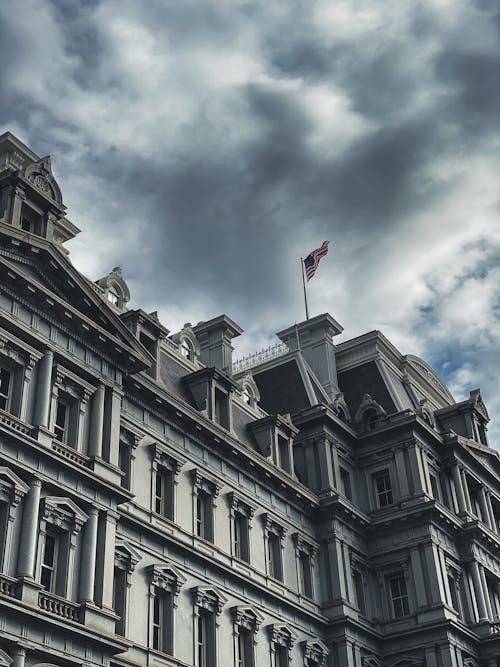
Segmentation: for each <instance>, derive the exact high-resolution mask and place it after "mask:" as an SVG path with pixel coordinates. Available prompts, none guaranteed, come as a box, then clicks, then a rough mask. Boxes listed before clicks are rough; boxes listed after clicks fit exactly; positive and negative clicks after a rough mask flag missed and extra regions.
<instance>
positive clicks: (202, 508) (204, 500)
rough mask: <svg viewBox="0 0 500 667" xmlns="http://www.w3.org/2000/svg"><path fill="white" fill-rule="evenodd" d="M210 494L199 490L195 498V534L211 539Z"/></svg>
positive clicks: (212, 536) (212, 537)
mask: <svg viewBox="0 0 500 667" xmlns="http://www.w3.org/2000/svg"><path fill="white" fill-rule="evenodd" d="M212 514H213V512H212V496H211V495H210V494H209V493H207V492H206V491H200V492H199V493H198V496H197V498H196V534H197V535H198V537H203V539H205V540H209V541H210V542H212V541H213V539H214V535H213V521H212Z"/></svg>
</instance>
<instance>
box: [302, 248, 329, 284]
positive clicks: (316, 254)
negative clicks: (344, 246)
mask: <svg viewBox="0 0 500 667" xmlns="http://www.w3.org/2000/svg"><path fill="white" fill-rule="evenodd" d="M328 243H329V241H323V243H322V245H321V247H320V248H316V250H313V251H312V252H310V253H309V254H308V255H307V257H306V258H305V260H304V268H305V270H306V278H307V282H309V281H310V280H311V278H312V277H313V276H314V274H315V273H316V269H317V268H318V264H319V260H320V259H321V258H322V257H324V256H325V255H326V253H327V252H328Z"/></svg>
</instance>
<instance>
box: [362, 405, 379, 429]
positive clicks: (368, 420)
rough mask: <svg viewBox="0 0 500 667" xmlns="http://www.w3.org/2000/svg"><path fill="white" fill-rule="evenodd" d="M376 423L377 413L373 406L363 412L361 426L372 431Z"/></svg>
mask: <svg viewBox="0 0 500 667" xmlns="http://www.w3.org/2000/svg"><path fill="white" fill-rule="evenodd" d="M377 424H378V413H377V411H376V410H375V409H374V408H369V409H368V410H365V412H364V413H363V426H364V429H365V431H373V430H374V429H375V428H376V427H377Z"/></svg>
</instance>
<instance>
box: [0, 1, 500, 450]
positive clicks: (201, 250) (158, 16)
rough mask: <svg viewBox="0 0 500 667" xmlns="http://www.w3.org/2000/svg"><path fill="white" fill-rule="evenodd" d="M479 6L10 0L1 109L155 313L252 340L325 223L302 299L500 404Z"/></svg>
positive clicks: (1, 51) (494, 107)
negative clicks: (216, 320) (213, 322)
mask: <svg viewBox="0 0 500 667" xmlns="http://www.w3.org/2000/svg"><path fill="white" fill-rule="evenodd" d="M495 4H496V3H493V2H487V1H485V0H484V1H482V2H469V1H468V0H461V1H460V2H458V3H455V6H454V8H453V12H450V11H449V8H447V6H446V3H445V2H442V1H441V0H426V1H425V2H419V3H414V4H410V5H408V4H407V3H401V2H399V1H398V0H393V1H392V2H390V1H389V2H386V3H384V6H383V7H382V5H380V3H376V2H371V1H370V0H364V1H363V2H362V3H360V4H359V5H356V7H354V5H352V4H350V3H334V4H332V3H330V2H327V1H326V0H325V1H324V2H322V1H318V2H316V3H314V4H313V5H311V3H309V2H302V1H299V0H296V1H295V2H290V3H287V4H286V5H284V6H282V5H276V6H270V5H269V3H264V2H241V3H227V2H224V0H218V1H216V2H212V3H199V2H194V1H193V0H186V1H185V2H182V3H177V2H169V1H168V0H155V1H152V2H149V3H148V6H147V9H145V8H144V7H142V6H141V5H140V4H138V3H136V2H130V1H127V0H120V2H118V1H117V0H92V1H87V2H80V3H76V4H75V3H67V2H64V1H62V0H57V1H56V0H52V2H46V3H43V4H42V5H40V4H38V3H35V2H34V1H33V0H20V2H19V3H18V6H17V11H16V12H15V13H13V12H12V11H8V8H7V7H6V6H5V7H1V6H0V19H1V20H0V58H1V59H2V62H4V63H9V66H8V67H4V70H3V74H4V78H3V82H2V90H1V94H0V117H1V118H2V122H3V123H4V125H5V129H10V130H11V131H13V132H15V133H17V134H19V136H20V137H21V138H22V139H23V140H24V141H26V142H27V143H28V144H29V145H30V146H32V147H33V148H34V149H35V150H36V151H38V152H40V153H41V154H46V153H51V154H52V156H53V164H54V168H55V171H56V174H57V175H58V176H59V181H60V184H61V186H62V189H63V194H64V196H65V199H66V203H67V204H68V206H69V215H70V218H71V219H72V220H73V221H74V222H75V223H76V224H77V225H78V226H80V227H81V228H82V230H83V232H82V235H81V236H80V237H79V238H78V239H77V240H75V242H73V243H72V256H73V259H74V261H75V262H76V263H77V265H78V266H79V267H80V268H81V270H82V271H84V272H87V273H89V274H91V275H92V276H93V277H98V276H99V275H103V274H104V273H106V272H107V271H108V270H109V269H110V268H111V267H112V266H115V265H117V264H119V265H122V267H123V271H124V275H125V276H126V278H127V279H128V280H129V282H130V285H131V287H132V291H133V300H134V305H137V306H139V305H140V306H144V307H146V308H150V309H156V308H158V309H159V311H160V313H161V315H162V317H164V319H165V324H166V326H167V327H169V328H170V329H172V330H175V329H176V328H177V327H179V326H181V325H182V323H183V322H184V321H185V320H186V319H190V320H192V321H197V320H199V319H204V318H206V317H210V316H212V315H215V314H216V313H218V312H222V311H225V312H227V313H228V314H229V315H231V316H232V317H234V318H235V319H236V320H237V321H239V323H240V324H241V325H242V326H243V327H244V328H245V329H247V330H248V331H249V332H250V335H249V336H248V337H247V341H246V342H245V341H243V343H242V345H243V349H250V348H251V347H252V345H253V344H255V345H256V344H260V343H261V342H263V341H266V340H268V339H269V338H270V336H271V335H272V332H273V331H275V330H277V329H279V328H281V327H283V326H286V325H287V324H289V323H290V322H292V321H294V320H296V319H301V318H302V303H301V299H302V294H301V287H300V274H299V264H298V261H299V257H300V256H301V255H303V254H305V253H307V252H308V251H309V250H311V249H312V248H314V247H316V246H317V245H319V244H320V243H321V242H322V241H323V240H324V239H329V240H330V241H332V245H331V250H330V254H329V256H328V257H327V258H326V259H325V260H323V261H322V264H321V266H320V271H319V272H318V274H317V276H316V277H315V279H314V283H312V284H311V286H310V302H311V304H310V305H311V308H312V309H313V310H314V311H324V310H331V311H332V313H333V315H334V316H335V317H338V319H340V320H341V321H342V322H343V324H344V325H345V327H346V336H347V337H350V336H354V335H357V334H359V333H361V332H362V331H366V330H369V329H372V328H376V327H380V328H382V329H383V330H384V331H385V332H386V333H387V334H388V335H390V336H392V337H393V338H394V340H395V342H396V344H398V345H400V347H402V348H403V351H404V352H417V353H420V354H422V355H424V356H427V357H428V358H429V359H430V360H431V361H432V362H433V363H434V364H436V366H437V367H438V368H439V369H440V370H441V371H442V373H443V374H444V375H445V379H447V380H449V381H450V382H451V383H452V385H453V387H454V388H455V390H456V389H457V388H458V387H460V386H462V387H463V388H464V391H466V390H467V387H468V385H469V383H472V382H475V381H476V380H477V379H480V381H481V384H482V385H483V389H484V392H485V395H486V400H487V401H488V400H490V401H491V402H492V405H493V409H492V408H491V406H490V412H492V413H500V398H498V397H497V396H496V394H495V390H496V380H495V378H494V377H493V371H492V367H491V363H488V359H493V358H495V356H494V355H495V350H496V349H498V347H499V345H498V343H499V340H500V331H499V327H500V325H499V314H498V291H496V290H495V289H494V284H495V279H496V273H495V270H496V267H497V266H498V255H497V254H495V253H496V251H497V250H498V248H499V247H500V238H499V234H498V232H497V231H495V230H496V229H498V227H495V221H497V220H498V218H497V216H498V195H499V193H498V186H497V184H496V182H495V179H494V176H493V175H494V174H495V171H496V170H498V153H496V151H497V149H498V134H497V132H498V126H497V123H498V106H499V105H498V102H499V74H498V73H499V71H500V68H499V67H498V64H499V62H498V61H499V52H498V38H497V34H496V33H497V23H498V13H497V8H496V7H495ZM472 294H476V295H477V297H476V296H473V297H472V296H471V295H472ZM464 299H466V300H467V302H466V303H464V302H463V300H464ZM455 302H456V303H457V304H460V306H457V308H455V310H453V309H451V307H449V304H451V303H455ZM457 309H458V310H459V311H460V313H461V315H462V317H461V318H458V316H457V315H456V311H457ZM468 311H470V313H471V314H472V316H473V317H474V320H475V326H476V333H475V334H474V333H473V332H472V330H471V329H470V327H468V326H467V323H466V320H465V315H467V312H468ZM447 322H448V323H453V324H454V325H455V329H454V330H453V332H450V326H449V325H448V324H447ZM248 339H249V340H248ZM497 421H498V418H497ZM494 432H495V431H494ZM496 433H497V437H500V433H499V431H498V427H497V431H496Z"/></svg>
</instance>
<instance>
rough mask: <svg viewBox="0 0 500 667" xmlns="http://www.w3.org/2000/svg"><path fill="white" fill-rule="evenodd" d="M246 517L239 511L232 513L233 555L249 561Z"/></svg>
mask: <svg viewBox="0 0 500 667" xmlns="http://www.w3.org/2000/svg"><path fill="white" fill-rule="evenodd" d="M249 537H250V535H249V525H248V517H247V516H246V515H245V514H242V513H241V512H236V513H235V515H234V555H235V556H236V558H241V560H244V561H245V562H247V563H249V562H250V544H249V543H250V540H249Z"/></svg>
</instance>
